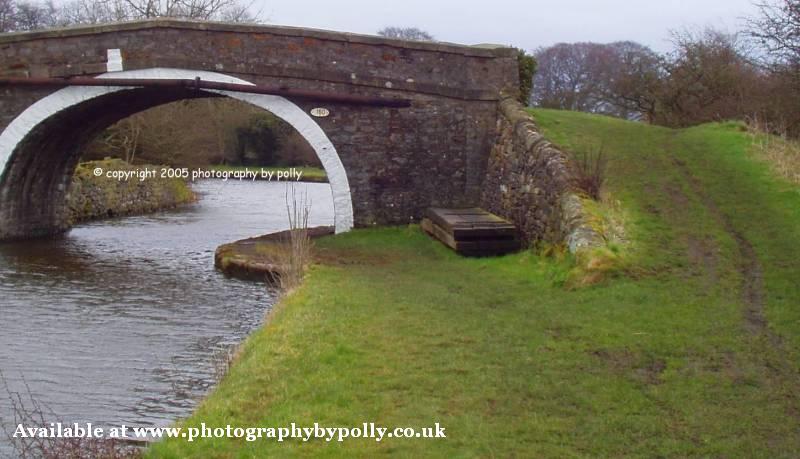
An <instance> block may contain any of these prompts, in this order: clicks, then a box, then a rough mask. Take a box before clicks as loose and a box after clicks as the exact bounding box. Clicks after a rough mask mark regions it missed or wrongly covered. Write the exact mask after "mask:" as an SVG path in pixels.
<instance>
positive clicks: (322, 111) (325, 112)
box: [311, 107, 331, 118]
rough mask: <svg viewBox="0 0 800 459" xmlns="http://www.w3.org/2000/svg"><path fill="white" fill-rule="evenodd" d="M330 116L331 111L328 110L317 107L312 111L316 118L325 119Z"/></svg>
mask: <svg viewBox="0 0 800 459" xmlns="http://www.w3.org/2000/svg"><path fill="white" fill-rule="evenodd" d="M330 114H331V111H330V110H328V109H327V108H322V107H317V108H312V109H311V116H316V117H317V118H325V117H326V116H328V115H330Z"/></svg>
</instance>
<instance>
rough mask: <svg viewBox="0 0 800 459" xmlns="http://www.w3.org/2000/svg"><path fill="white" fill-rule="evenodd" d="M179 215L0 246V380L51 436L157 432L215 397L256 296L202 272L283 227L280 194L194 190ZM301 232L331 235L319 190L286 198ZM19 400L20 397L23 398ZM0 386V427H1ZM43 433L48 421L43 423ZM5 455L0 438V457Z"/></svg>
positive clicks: (1, 403)
mask: <svg viewBox="0 0 800 459" xmlns="http://www.w3.org/2000/svg"><path fill="white" fill-rule="evenodd" d="M194 189H195V191H196V192H198V193H199V195H200V200H199V201H198V202H197V203H196V204H192V205H190V206H187V207H185V208H183V209H181V210H178V211H169V212H162V213H158V214H154V215H149V216H141V217H129V218H123V219H116V220H109V221H102V222H94V223H88V224H84V225H80V226H77V227H75V228H73V229H72V230H71V231H70V232H69V233H68V234H66V235H65V236H64V237H61V238H59V239H55V240H46V241H31V242H20V243H7V244H0V371H2V375H3V379H4V380H5V381H6V384H7V386H8V389H9V390H10V391H11V392H19V393H21V394H23V398H24V399H27V398H28V395H27V394H28V389H29V391H30V395H31V396H32V397H33V398H34V399H35V400H36V401H37V402H38V403H40V404H41V405H43V406H44V407H46V409H47V410H49V411H51V412H52V413H53V415H55V416H57V418H58V419H54V420H60V421H64V422H70V423H71V422H79V423H80V422H92V423H93V424H95V425H100V426H116V425H120V424H126V425H128V426H164V425H169V424H170V423H172V422H173V421H175V420H176V419H178V418H181V417H184V416H186V415H188V414H189V413H190V412H191V411H192V409H193V408H194V407H195V406H196V404H197V402H198V400H199V399H200V398H201V397H203V396H204V395H205V394H207V393H208V391H209V389H210V388H211V387H212V386H213V384H214V383H215V377H214V375H215V367H218V366H219V365H218V364H215V360H219V358H218V357H217V358H215V355H216V356H219V355H223V354H224V353H225V352H226V350H227V349H229V348H230V347H231V346H234V345H236V344H237V343H239V342H241V341H242V340H243V339H244V338H245V337H246V336H247V335H248V334H249V333H250V332H251V331H253V329H254V328H256V327H258V326H259V325H260V324H261V322H262V319H263V317H264V314H265V313H266V312H267V311H268V310H269V309H270V307H271V305H272V304H273V302H274V295H273V293H271V292H270V291H268V290H267V289H266V288H265V287H264V286H263V285H257V284H254V283H247V282H242V281H237V280H232V279H226V278H225V277H223V276H222V275H221V274H219V273H218V272H216V271H215V270H214V266H213V255H214V249H215V248H216V247H217V246H218V245H220V244H223V243H225V242H230V241H234V240H237V239H242V238H245V237H250V236H256V235H260V234H265V233H269V232H274V231H280V230H283V229H286V228H287V227H288V219H287V215H286V204H285V193H286V185H285V184H283V183H276V182H238V181H226V182H223V181H215V180H210V181H203V182H198V183H195V184H194ZM296 189H297V191H298V193H299V192H301V191H305V192H306V193H307V195H308V200H309V201H310V203H311V215H310V224H311V225H313V226H316V225H332V224H333V202H332V199H331V191H330V186H329V185H328V184H298V185H297V188H296ZM26 386H27V388H28V389H26ZM6 392H7V390H6V389H5V388H3V384H2V382H0V422H3V423H4V424H5V425H6V426H7V427H8V426H9V424H11V423H12V422H13V413H12V410H11V404H10V401H9V398H8V394H7V393H6ZM48 421H49V419H48ZM8 448H9V443H8V440H7V438H5V435H3V434H2V432H0V456H2V455H3V452H8Z"/></svg>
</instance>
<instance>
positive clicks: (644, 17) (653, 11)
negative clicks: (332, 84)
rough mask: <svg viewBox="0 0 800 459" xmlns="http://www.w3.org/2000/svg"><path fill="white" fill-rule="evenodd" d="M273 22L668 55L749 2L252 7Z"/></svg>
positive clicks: (520, 0) (360, 0) (533, 0)
mask: <svg viewBox="0 0 800 459" xmlns="http://www.w3.org/2000/svg"><path fill="white" fill-rule="evenodd" d="M259 8H261V11H262V16H263V17H264V18H266V19H267V20H268V22H269V23H272V24H279V25H292V26H301V27H314V28H320V29H329V30H341V31H346V32H356V33H367V34H374V33H375V32H376V31H377V30H379V29H381V28H382V27H384V26H389V25H397V26H414V27H419V28H420V29H423V30H426V31H428V32H430V33H431V34H433V35H434V37H435V38H436V39H437V40H442V41H450V42H455V43H463V44H478V43H496V44H502V45H514V46H517V47H520V48H524V49H528V50H533V49H535V48H537V47H539V46H544V45H550V44H553V43H557V42H561V41H566V42H573V41H596V42H609V41H615V40H634V41H638V42H640V43H643V44H645V45H648V46H650V47H652V48H654V49H656V50H658V51H666V50H668V49H669V43H668V41H667V38H668V36H669V30H670V29H679V28H682V27H684V26H693V25H695V26H705V25H713V26H717V27H720V28H723V29H726V30H729V31H735V30H737V29H738V28H739V26H740V25H741V22H742V21H741V19H740V18H741V17H743V16H747V15H752V14H753V13H754V11H755V8H754V7H753V5H752V0H658V1H653V0H638V1H636V0H597V1H593V0H527V1H526V0H482V1H481V2H474V1H472V0H394V1H392V0H294V1H291V0H290V1H286V0H255V4H254V9H259Z"/></svg>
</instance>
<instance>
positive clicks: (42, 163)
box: [0, 19, 518, 237]
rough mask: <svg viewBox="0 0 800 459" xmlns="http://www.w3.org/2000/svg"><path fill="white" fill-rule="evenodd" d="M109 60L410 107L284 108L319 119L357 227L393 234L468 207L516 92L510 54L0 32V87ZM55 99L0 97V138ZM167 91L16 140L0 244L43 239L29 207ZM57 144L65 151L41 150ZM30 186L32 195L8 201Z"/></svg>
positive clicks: (112, 28)
mask: <svg viewBox="0 0 800 459" xmlns="http://www.w3.org/2000/svg"><path fill="white" fill-rule="evenodd" d="M115 49H119V50H120V52H121V56H122V66H123V70H126V71H127V70H140V69H150V68H178V69H189V70H203V71H211V72H217V73H223V74H225V75H229V76H232V77H236V78H241V79H243V80H245V81H249V82H252V83H254V84H258V85H263V86H271V87H284V88H291V89H297V90H313V91H322V92H329V93H333V94H352V95H363V96H372V97H387V98H405V99H409V100H410V101H411V107H409V108H387V107H372V106H355V105H349V104H341V103H332V102H327V103H326V102H319V101H311V100H304V99H292V98H290V99H291V101H292V102H294V103H295V104H297V105H298V106H299V107H300V108H302V109H303V110H304V111H305V112H306V113H308V112H309V111H310V110H311V109H313V108H315V107H324V108H327V109H328V110H329V112H330V115H329V116H327V117H324V118H316V119H315V121H316V123H317V124H318V125H319V126H320V128H321V129H322V130H323V131H324V132H325V134H326V135H327V137H328V138H329V139H330V141H331V143H332V144H333V145H334V147H335V148H336V151H337V153H338V156H339V158H340V159H341V162H342V164H343V166H344V169H345V171H346V174H347V179H348V181H349V188H350V194H351V197H352V204H353V216H354V220H355V225H356V226H372V225H382V224H405V223H408V222H410V221H415V220H417V219H419V218H420V216H421V215H422V214H423V212H424V209H425V208H427V207H429V206H445V207H451V206H452V207H455V206H474V205H477V204H478V202H479V201H480V196H481V189H482V183H483V180H484V178H485V176H486V164H487V155H488V152H489V151H490V150H491V148H492V145H493V144H494V136H495V120H496V118H497V104H498V100H499V99H500V94H501V92H502V91H505V90H514V89H515V88H517V87H518V70H517V60H516V52H515V51H514V50H513V49H508V48H486V47H471V46H460V45H452V44H445V43H422V42H405V41H398V40H391V39H386V38H381V37H370V36H360V35H354V34H347V33H339V32H326V31H319V30H310V29H298V28H291V27H277V26H261V25H257V26H250V25H232V24H216V23H201V22H192V21H176V20H162V19H159V20H153V21H143V22H134V23H122V24H112V25H102V26H93V27H80V28H71V29H63V30H55V31H46V32H33V33H24V34H0V77H32V78H35V77H51V78H52V77H70V76H81V75H82V76H93V75H96V74H99V73H103V72H105V71H106V70H107V51H108V50H115ZM56 90H57V88H38V87H20V86H7V87H0V132H2V131H3V130H4V129H5V127H6V126H7V125H8V124H9V123H10V122H11V120H12V119H14V118H15V117H16V116H17V115H19V114H20V113H21V112H22V111H23V110H25V109H26V108H27V107H29V106H30V105H31V104H32V103H34V102H35V101H37V100H39V99H41V98H42V97H43V96H44V95H46V94H49V93H52V92H54V91H56ZM165 92H166V91H158V92H156V91H147V90H144V89H142V90H130V91H125V92H124V93H117V94H113V95H109V96H107V97H103V98H98V99H97V102H96V103H94V102H93V103H92V104H88V103H87V104H83V105H86V107H83V105H81V106H80V107H75V109H74V110H70V111H69V113H67V111H65V112H64V113H63V116H60V118H59V119H58V120H54V122H53V123H50V125H48V126H44V127H43V128H42V129H41V133H40V134H41V135H39V137H36V136H28V137H27V138H26V143H25V145H21V146H19V147H18V148H16V150H15V153H14V155H13V156H12V157H10V158H9V161H8V164H7V166H6V171H5V175H4V176H3V177H2V178H0V200H2V201H3V202H2V203H0V237H2V228H1V227H2V222H3V221H11V220H16V221H19V222H20V223H19V224H18V225H16V227H18V228H16V229H20V231H22V230H24V231H26V232H31V231H34V230H35V229H36V228H39V227H43V228H45V227H47V226H48V225H49V224H50V223H49V222H50V221H51V220H52V214H54V212H55V211H53V210H52V209H48V208H41V209H39V210H37V212H38V213H37V214H36V215H33V214H32V213H31V211H30V210H29V209H30V207H31V206H29V205H28V203H37V205H41V203H46V202H48V201H58V199H55V198H59V196H58V195H59V194H60V195H63V189H64V183H63V182H65V181H67V180H68V179H69V175H68V174H63V173H62V172H68V169H70V167H74V166H73V165H74V164H75V163H76V162H77V158H72V157H71V156H70V155H73V154H74V153H75V152H76V151H78V150H79V149H80V145H79V143H81V142H83V141H84V138H90V137H91V136H92V135H93V133H95V132H98V131H99V130H101V129H102V128H104V127H105V125H107V124H109V123H111V122H113V121H115V120H116V119H118V118H120V117H123V116H127V115H129V114H130V113H128V112H131V113H132V112H135V111H138V110H142V109H146V108H148V107H149V106H154V105H157V104H159V103H164V102H165V100H164V99H165V98H167V96H168V94H164V93H165ZM134 96H135V97H134ZM184 96H185V95H182V94H176V95H175V97H174V98H176V99H177V98H182V97H184ZM99 104H102V106H100V105H99ZM134 106H135V107H134ZM56 121H57V123H56ZM72 139H75V140H74V141H73V140H72ZM56 140H58V141H59V142H60V143H62V144H69V145H66V146H65V145H58V146H51V145H50V144H53V143H55V141H56ZM72 143H74V144H75V145H72ZM23 150H24V151H23ZM75 154H77V153H75ZM0 159H2V158H0ZM34 169H36V172H35V177H33V176H31V177H29V175H31V174H34V172H32V171H34ZM56 169H58V170H56ZM0 173H2V171H0ZM29 182H30V183H34V184H35V185H36V186H35V187H33V188H31V189H30V190H28V191H27V192H26V193H27V194H25V195H24V196H22V195H20V193H21V191H20V190H22V187H21V186H19V185H20V184H22V183H29ZM4 196H5V197H4ZM39 214H41V215H39ZM23 220H24V221H23Z"/></svg>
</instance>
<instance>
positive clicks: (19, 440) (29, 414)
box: [0, 373, 142, 459]
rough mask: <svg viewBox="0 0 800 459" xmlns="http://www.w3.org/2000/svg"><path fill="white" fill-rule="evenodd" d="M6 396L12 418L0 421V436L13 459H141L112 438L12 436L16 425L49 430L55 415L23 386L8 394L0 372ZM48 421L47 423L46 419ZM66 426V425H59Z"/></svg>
mask: <svg viewBox="0 0 800 459" xmlns="http://www.w3.org/2000/svg"><path fill="white" fill-rule="evenodd" d="M0 383H2V386H3V389H4V390H5V393H6V396H7V397H8V399H9V401H10V402H11V410H12V412H13V419H11V420H10V421H11V422H10V423H7V422H6V420H3V419H0V424H2V426H3V433H4V434H5V436H6V437H7V438H8V440H10V443H11V447H12V448H13V450H14V454H15V457H18V458H20V459H64V458H68V459H135V458H140V457H142V450H141V449H140V448H139V446H138V445H134V444H132V443H130V442H125V441H124V440H121V439H116V438H49V437H48V438H45V437H38V436H33V437H29V438H26V437H22V436H16V437H15V436H14V430H12V429H16V426H18V425H22V426H23V428H41V427H44V428H49V427H50V423H51V422H54V423H57V422H59V421H57V420H56V419H57V417H56V415H55V413H53V411H52V410H51V409H49V408H47V407H46V406H44V405H43V404H42V403H40V402H39V401H38V400H36V398H35V397H34V396H33V394H32V393H31V390H30V388H28V386H27V384H25V389H26V392H25V393H24V394H21V393H19V392H14V391H12V390H11V389H10V388H9V387H8V384H7V382H6V380H5V377H3V374H2V373H0ZM48 419H49V420H48ZM8 424H11V425H12V426H13V427H9V426H8ZM62 424H63V425H65V426H66V425H69V424H70V423H62Z"/></svg>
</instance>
